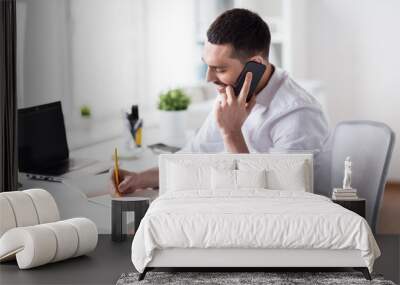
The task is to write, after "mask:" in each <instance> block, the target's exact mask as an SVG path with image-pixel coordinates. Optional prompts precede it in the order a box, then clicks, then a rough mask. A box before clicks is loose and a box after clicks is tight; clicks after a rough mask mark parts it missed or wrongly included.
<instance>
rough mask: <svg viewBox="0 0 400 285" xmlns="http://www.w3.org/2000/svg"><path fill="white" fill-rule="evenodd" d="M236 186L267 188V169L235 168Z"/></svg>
mask: <svg viewBox="0 0 400 285" xmlns="http://www.w3.org/2000/svg"><path fill="white" fill-rule="evenodd" d="M235 172H236V184H237V188H239V189H240V188H267V171H266V170H265V169H261V170H257V169H254V170H236V171H235Z"/></svg>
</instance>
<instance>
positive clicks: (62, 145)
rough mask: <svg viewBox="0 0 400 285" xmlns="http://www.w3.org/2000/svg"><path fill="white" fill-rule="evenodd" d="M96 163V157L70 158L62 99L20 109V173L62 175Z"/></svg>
mask: <svg viewBox="0 0 400 285" xmlns="http://www.w3.org/2000/svg"><path fill="white" fill-rule="evenodd" d="M94 163H96V161H95V160H89V159H71V158H70V157H69V149H68V143H67V135H66V131H65V124H64V116H63V112H62V108H61V102H60V101H57V102H54V103H49V104H44V105H39V106H34V107H29V108H23V109H18V167H19V171H20V172H25V173H27V174H29V173H30V174H42V175H49V176H60V175H63V174H66V173H68V172H71V171H75V170H77V169H80V168H83V167H86V166H89V165H91V164H94ZM33 178H40V177H33Z"/></svg>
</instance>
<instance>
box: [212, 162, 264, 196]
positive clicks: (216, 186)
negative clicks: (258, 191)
mask: <svg viewBox="0 0 400 285" xmlns="http://www.w3.org/2000/svg"><path fill="white" fill-rule="evenodd" d="M266 182H267V177H266V171H265V169H262V170H256V169H254V170H230V169H215V168H212V169H211V189H212V190H214V191H215V190H229V191H232V190H239V189H241V188H266V186H267V183H266Z"/></svg>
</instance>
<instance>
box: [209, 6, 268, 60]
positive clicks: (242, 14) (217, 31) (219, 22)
mask: <svg viewBox="0 0 400 285" xmlns="http://www.w3.org/2000/svg"><path fill="white" fill-rule="evenodd" d="M207 39H208V41H209V42H210V43H212V44H231V45H232V46H233V48H234V54H233V56H234V57H237V58H239V59H240V60H242V59H245V58H249V57H252V56H254V55H256V54H261V56H263V57H264V58H266V59H268V56H269V46H270V44H271V33H270V31H269V27H268V25H267V23H266V22H264V20H263V19H261V17H260V16H259V15H258V14H256V13H254V12H251V11H249V10H247V9H238V8H235V9H231V10H227V11H225V12H224V13H222V14H221V15H219V16H218V18H217V19H215V20H214V22H213V23H212V24H211V26H210V27H209V28H208V31H207Z"/></svg>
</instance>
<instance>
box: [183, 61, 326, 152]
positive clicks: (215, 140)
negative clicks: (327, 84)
mask: <svg viewBox="0 0 400 285" xmlns="http://www.w3.org/2000/svg"><path fill="white" fill-rule="evenodd" d="M242 133H243V136H244V139H245V142H246V145H247V147H248V149H249V152H250V153H268V152H305V151H306V152H308V151H310V152H313V153H314V154H317V153H319V152H320V151H321V150H322V148H323V146H324V144H325V143H326V141H327V139H328V137H329V128H328V124H327V120H326V118H325V116H324V114H323V112H322V108H321V105H320V104H319V103H318V102H317V100H316V99H315V98H314V97H312V96H311V95H310V94H309V93H307V91H305V90H304V89H303V88H302V87H300V86H299V85H298V84H297V83H296V82H295V81H294V80H293V79H292V78H290V77H289V75H288V74H287V72H286V71H284V70H282V69H280V68H277V67H276V68H275V71H274V72H273V74H272V76H271V78H270V80H269V82H268V84H267V86H266V87H264V89H262V90H261V91H260V93H259V94H257V97H256V104H255V106H254V107H253V109H252V110H251V112H250V114H249V116H248V117H247V119H246V121H245V122H244V124H243V126H242ZM180 152H190V153H220V152H227V150H226V149H225V146H224V142H223V139H222V136H221V133H220V130H219V128H218V125H217V122H216V120H215V114H214V111H213V110H211V112H210V113H209V115H208V117H207V119H206V120H205V122H204V123H203V125H202V126H201V128H200V129H199V131H198V132H197V134H196V135H195V136H194V137H193V138H192V139H191V140H190V141H189V142H188V143H187V144H186V145H185V147H184V148H183V149H182V150H181V151H180Z"/></svg>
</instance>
